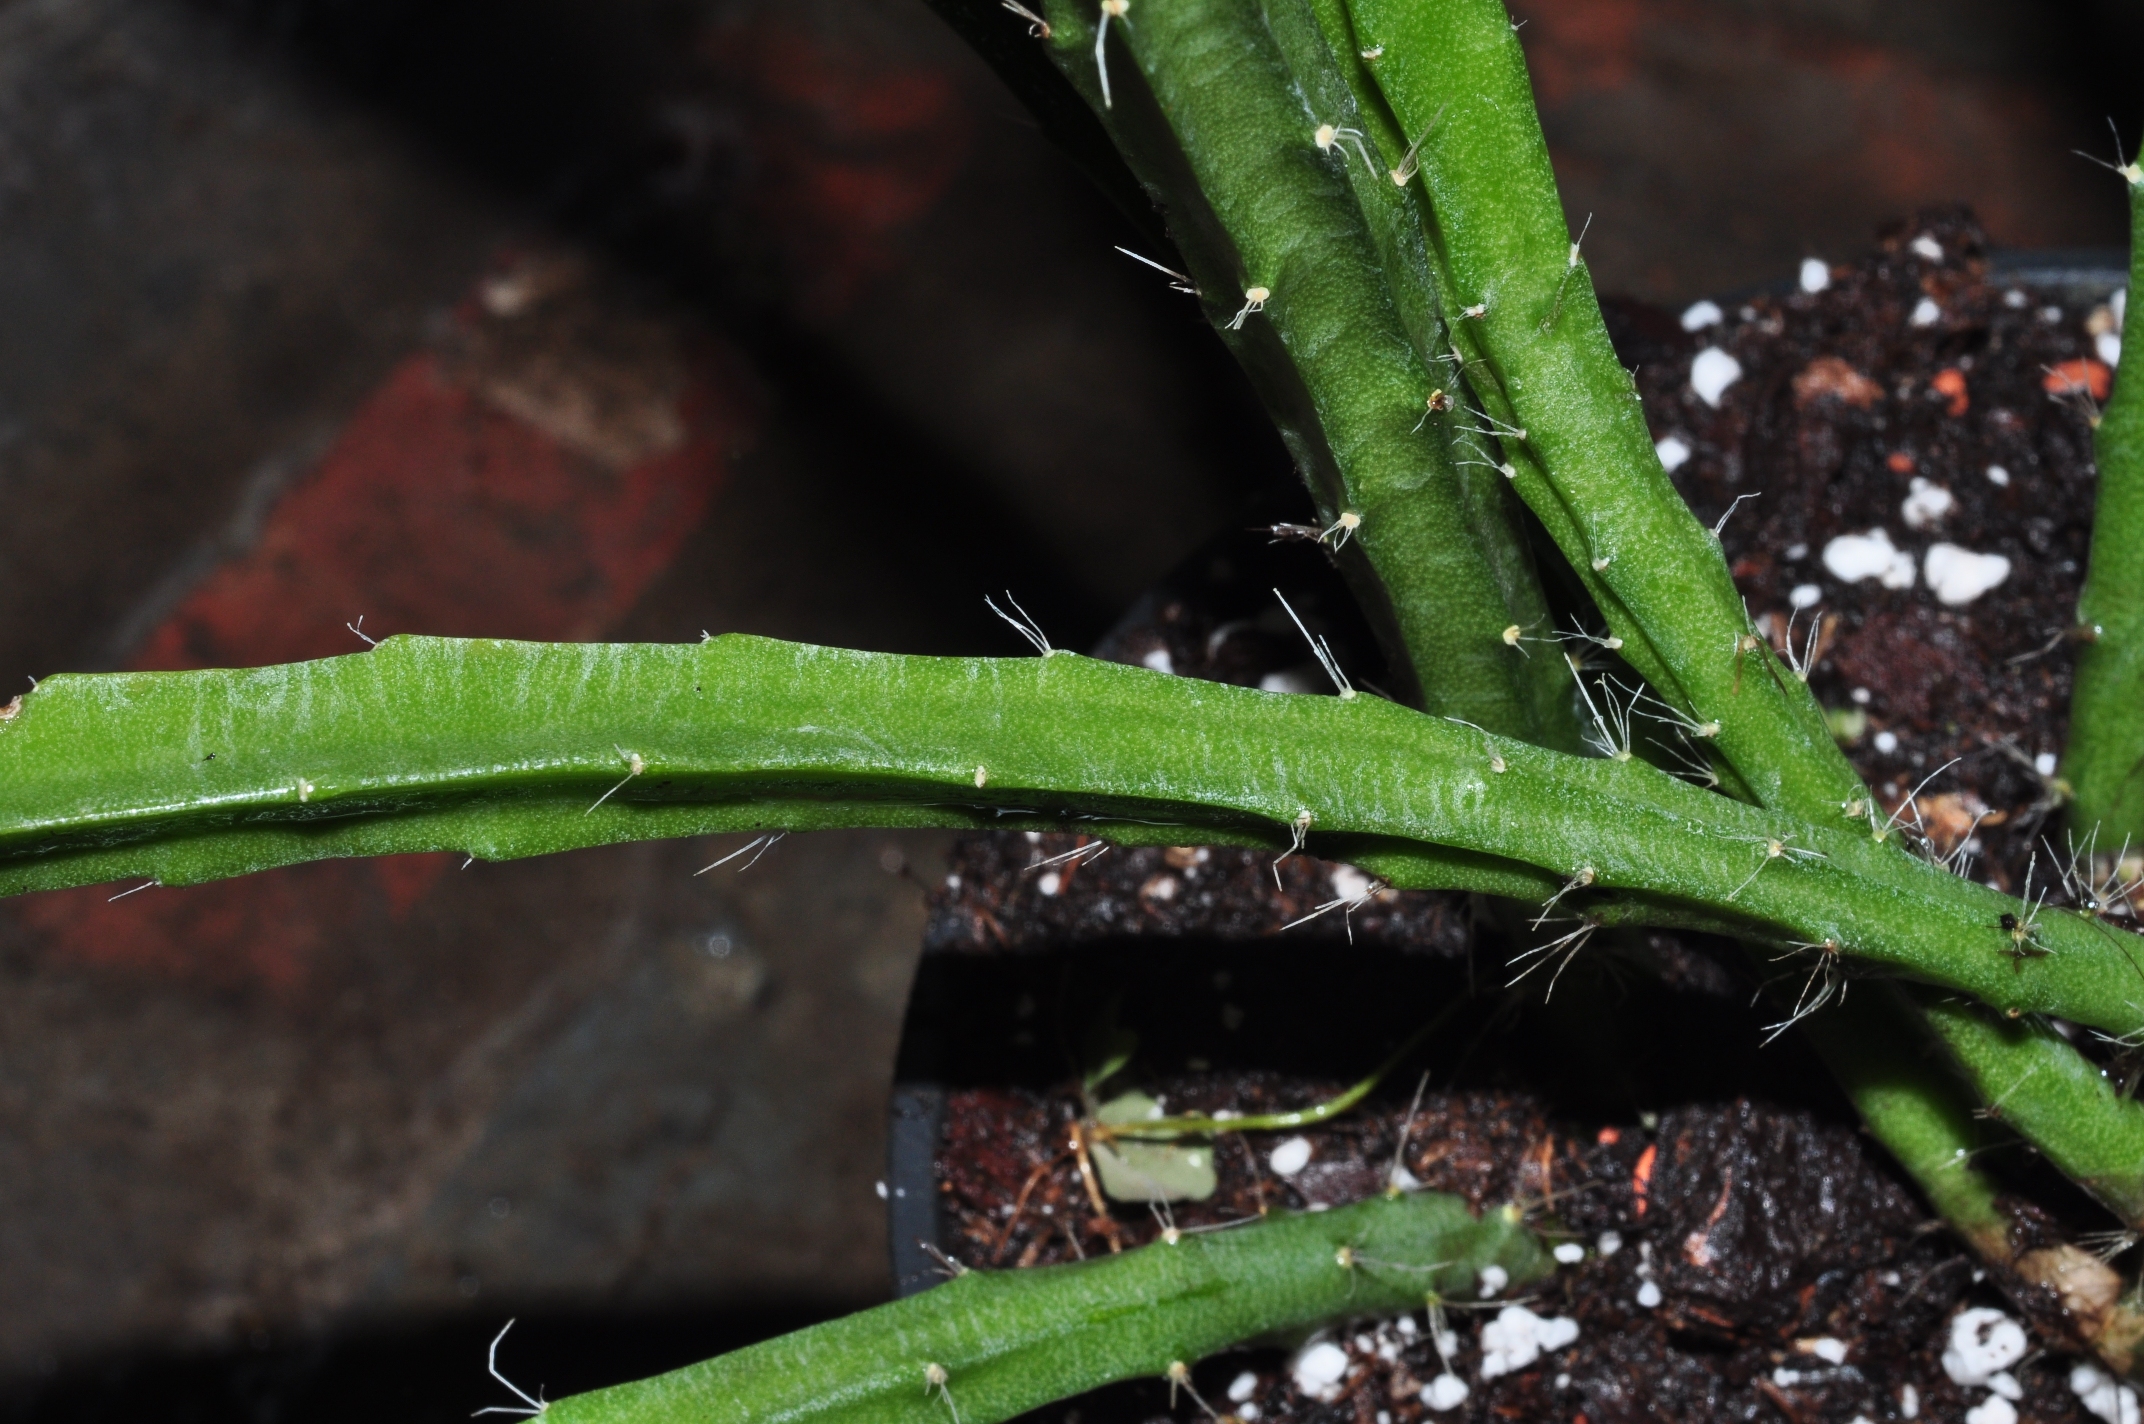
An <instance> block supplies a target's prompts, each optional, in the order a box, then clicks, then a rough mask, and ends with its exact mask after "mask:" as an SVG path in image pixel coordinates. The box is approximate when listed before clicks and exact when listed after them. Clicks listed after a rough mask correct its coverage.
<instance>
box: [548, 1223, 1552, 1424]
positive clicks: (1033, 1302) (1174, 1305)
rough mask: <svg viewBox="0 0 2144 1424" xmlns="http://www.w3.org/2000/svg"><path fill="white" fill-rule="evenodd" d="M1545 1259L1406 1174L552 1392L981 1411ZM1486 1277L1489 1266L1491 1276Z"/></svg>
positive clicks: (602, 1422)
mask: <svg viewBox="0 0 2144 1424" xmlns="http://www.w3.org/2000/svg"><path fill="white" fill-rule="evenodd" d="M1490 1267H1494V1268H1496V1269H1497V1270H1500V1271H1501V1272H1503V1276H1504V1279H1505V1281H1506V1282H1507V1283H1508V1284H1509V1285H1511V1286H1523V1285H1525V1284H1527V1283H1528V1282H1531V1281H1535V1280H1538V1279H1539V1278H1541V1277H1542V1276H1544V1275H1546V1274H1547V1273H1548V1271H1549V1270H1550V1269H1551V1267H1550V1263H1549V1258H1548V1253H1547V1252H1546V1251H1544V1250H1543V1249H1542V1248H1541V1246H1540V1244H1539V1243H1538V1242H1537V1241H1536V1240H1535V1239H1534V1237H1533V1236H1532V1235H1531V1234H1530V1233H1529V1232H1528V1231H1527V1230H1526V1229H1525V1228H1524V1227H1523V1226H1522V1225H1520V1224H1519V1220H1518V1213H1517V1211H1516V1210H1510V1211H1499V1212H1491V1213H1488V1214H1486V1215H1483V1216H1479V1217H1477V1216H1475V1215H1474V1214H1472V1213H1471V1212H1470V1211H1469V1210H1468V1209H1467V1204H1466V1203H1465V1202H1464V1201H1462V1200H1461V1199H1459V1198H1458V1197H1453V1196H1446V1195H1442V1194H1440V1193H1435V1192H1422V1193H1417V1194H1415V1195H1412V1196H1406V1197H1399V1198H1395V1199H1390V1200H1384V1199H1380V1200H1374V1201H1367V1202H1362V1203H1360V1204H1358V1205H1356V1206H1351V1207H1342V1208H1339V1209H1338V1210H1335V1211H1329V1212H1319V1213H1309V1212H1300V1213H1293V1214H1288V1215H1282V1216H1277V1217H1274V1218H1272V1219H1270V1220H1267V1221H1263V1222H1257V1223H1254V1224H1251V1225H1247V1226H1243V1227H1239V1228H1236V1229H1233V1230H1228V1231H1217V1232H1212V1233H1210V1234H1206V1235H1188V1234H1187V1235H1184V1236H1182V1237H1180V1238H1179V1239H1177V1240H1175V1241H1173V1242H1171V1241H1161V1242H1156V1243H1155V1244H1153V1245H1151V1246H1144V1247H1141V1248H1139V1249H1137V1250H1134V1251H1127V1252H1125V1253H1124V1254H1122V1255H1120V1256H1111V1257H1104V1258H1100V1259H1097V1260H1093V1261H1082V1262H1079V1263H1076V1264H1071V1265H1063V1266H1044V1267H1039V1268H1036V1269H1032V1270H1025V1271H967V1272H964V1273H963V1274H961V1275H960V1276H959V1277H957V1278H956V1279H954V1280H951V1281H948V1282H946V1283H945V1284H944V1285H941V1286H939V1287H937V1288H936V1289H933V1290H930V1291H926V1292H925V1293H924V1294H922V1295H919V1296H914V1297H911V1298H910V1299H908V1300H904V1301H900V1302H897V1303H896V1304H893V1305H884V1306H880V1307H878V1308H877V1309H875V1310H866V1311H862V1312H859V1313H858V1314H855V1315H851V1316H849V1317H847V1318H846V1319H842V1320H836V1321H832V1322H829V1323H828V1324H825V1325H817V1326H813V1327H811V1328H810V1329H807V1330H800V1331H798V1332H796V1333H795V1334H792V1335H785V1336H782V1337H781V1338H779V1339H775V1340H770V1341H768V1342H766V1343H765V1344H761V1345H753V1346H750V1347H748V1348H746V1349H743V1350H738V1351H736V1352H734V1353H732V1354H728V1355H724V1356H722V1357H720V1358H718V1359H714V1360H709V1361H707V1362H706V1363H704V1364H698V1365H689V1366H687V1367H686V1368H684V1369H681V1370H675V1371H672V1372H671V1373H669V1374H666V1375H659V1376H657V1377H656V1378H654V1379H650V1380H643V1381H640V1382H639V1383H637V1384H628V1385H620V1386H617V1387H615V1388H612V1389H602V1390H595V1391H592V1392H591V1393H588V1394H581V1395H574V1396H571V1397H569V1398H566V1399H561V1400H558V1401H556V1402H554V1403H553V1404H552V1405H551V1406H550V1409H549V1410H548V1417H550V1418H552V1419H556V1420H558V1421H560V1424H686V1421H698V1420H711V1419H721V1420H774V1419H782V1420H795V1421H797V1424H850V1421H853V1422H854V1424H893V1422H894V1421H902V1420H914V1421H917V1424H926V1421H927V1422H928V1424H944V1421H947V1420H950V1419H954V1418H958V1419H959V1420H960V1421H961V1424H992V1421H995V1420H999V1419H1009V1418H1011V1417H1012V1416H1013V1415H1015V1414H1019V1413H1022V1412H1023V1411H1025V1410H1028V1409H1033V1408H1035V1407H1037V1406H1039V1405H1043V1404H1047V1403H1049V1402H1050V1401H1051V1400H1054V1399H1061V1398H1064V1397H1066V1396H1068V1395H1072V1394H1076V1393H1079V1392H1080V1391H1082V1390H1087V1389H1093V1388H1095V1387H1096V1386H1098V1385H1103V1384H1109V1383H1113V1382H1115V1381H1117V1380H1124V1379H1136V1378H1141V1377H1144V1378H1149V1379H1168V1380H1170V1381H1172V1383H1187V1382H1188V1375H1187V1374H1186V1373H1185V1367H1186V1365H1187V1364H1188V1363H1189V1362H1193V1361H1196V1360H1198V1359H1200V1358H1202V1357H1203V1356H1205V1355H1208V1354H1211V1353H1212V1352H1213V1351H1215V1350H1217V1349H1220V1348H1222V1347H1224V1346H1226V1345H1229V1344H1232V1343H1234V1342H1235V1341H1238V1340H1243V1339H1249V1338H1252V1337H1255V1336H1259V1335H1266V1334H1271V1333H1274V1332H1276V1331H1285V1330H1302V1329H1304V1328H1306V1327H1309V1326H1315V1325H1319V1324H1322V1323H1324V1322H1326V1321H1329V1320H1334V1319H1338V1318H1342V1317H1346V1316H1350V1315H1364V1314H1380V1313H1382V1314H1394V1313H1397V1312H1400V1311H1404V1310H1409V1309H1416V1308H1419V1307H1420V1306H1421V1304H1422V1302H1423V1300H1424V1298H1425V1296H1427V1297H1429V1298H1432V1299H1433V1298H1435V1297H1436V1296H1437V1295H1439V1294H1440V1293H1441V1294H1447V1295H1454V1296H1465V1297H1468V1298H1471V1297H1473V1296H1474V1295H1476V1294H1477V1293H1478V1287H1477V1282H1478V1281H1479V1280H1480V1279H1481V1277H1482V1273H1483V1271H1484V1270H1485V1269H1487V1268H1490ZM1491 1279H1494V1278H1493V1277H1492V1278H1491Z"/></svg>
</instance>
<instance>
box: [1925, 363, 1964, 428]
mask: <svg viewBox="0 0 2144 1424" xmlns="http://www.w3.org/2000/svg"><path fill="white" fill-rule="evenodd" d="M1928 385H1929V388H1930V389H1932V390H1935V391H1938V392H1940V393H1942V394H1943V395H1946V396H1949V397H1950V404H1949V405H1948V406H1947V407H1945V413H1946V414H1948V415H1949V416H1951V418H1953V419H1956V418H1957V417H1958V416H1961V415H1963V414H1965V413H1966V412H1967V411H1968V410H1971V409H1972V408H1973V401H1972V398H1971V397H1970V396H1968V395H1967V394H1966V390H1965V372H1963V371H1961V370H1959V369H1958V368H1957V367H1956V366H1950V367H1946V368H1945V369H1943V370H1941V371H1938V372H1936V378H1935V379H1934V380H1932V381H1930V382H1929V383H1928Z"/></svg>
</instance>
